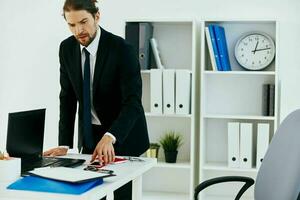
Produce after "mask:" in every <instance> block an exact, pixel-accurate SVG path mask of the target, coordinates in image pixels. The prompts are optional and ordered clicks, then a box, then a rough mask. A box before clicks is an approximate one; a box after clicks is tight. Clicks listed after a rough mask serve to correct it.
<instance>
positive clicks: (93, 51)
mask: <svg viewBox="0 0 300 200" xmlns="http://www.w3.org/2000/svg"><path fill="white" fill-rule="evenodd" d="M100 36H101V29H100V27H99V26H98V27H97V33H96V37H95V38H94V40H93V41H92V42H91V43H90V44H89V46H87V47H85V46H83V45H81V44H80V50H81V68H82V77H83V76H84V75H83V73H84V62H85V53H84V52H83V48H86V50H87V51H88V52H89V53H90V65H91V66H90V72H91V76H90V77H91V84H90V90H91V113H92V124H95V125H101V122H100V120H99V118H98V116H97V114H96V111H95V108H94V104H93V81H94V72H95V64H96V59H97V50H98V46H99V41H100ZM104 135H108V136H110V137H111V138H112V139H113V144H114V143H115V142H116V137H115V136H114V135H113V134H111V133H109V132H106V133H105V134H104Z"/></svg>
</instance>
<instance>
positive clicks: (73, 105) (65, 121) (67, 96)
mask: <svg viewBox="0 0 300 200" xmlns="http://www.w3.org/2000/svg"><path fill="white" fill-rule="evenodd" d="M59 62H60V87H61V90H60V94H59V100H60V106H59V108H60V114H59V139H58V141H59V145H60V146H61V145H66V146H69V147H70V148H73V137H74V123H75V115H76V109H77V101H76V96H75V92H74V89H73V88H72V85H71V82H70V78H69V76H68V73H67V69H66V66H65V65H66V63H65V60H64V52H63V43H61V45H60V48H59Z"/></svg>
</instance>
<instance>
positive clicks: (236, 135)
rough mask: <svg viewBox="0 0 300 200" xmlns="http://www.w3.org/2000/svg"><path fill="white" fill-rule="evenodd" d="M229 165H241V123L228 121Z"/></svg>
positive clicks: (233, 166)
mask: <svg viewBox="0 0 300 200" xmlns="http://www.w3.org/2000/svg"><path fill="white" fill-rule="evenodd" d="M227 130H228V167H231V168H239V167H240V123H239V122H228V124H227Z"/></svg>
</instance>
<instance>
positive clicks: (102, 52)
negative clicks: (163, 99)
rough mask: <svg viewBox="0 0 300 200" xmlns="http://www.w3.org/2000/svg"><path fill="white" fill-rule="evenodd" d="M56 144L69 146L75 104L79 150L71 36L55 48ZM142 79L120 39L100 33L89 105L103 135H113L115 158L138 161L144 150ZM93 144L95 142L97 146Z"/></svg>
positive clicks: (78, 93) (78, 86) (77, 67)
mask: <svg viewBox="0 0 300 200" xmlns="http://www.w3.org/2000/svg"><path fill="white" fill-rule="evenodd" d="M59 59H60V85H61V91H60V96H59V98H60V119H59V145H68V146H70V147H73V136H74V121H75V115H76V108H77V102H79V126H78V127H79V144H78V145H79V147H81V145H84V144H83V143H82V138H83V136H82V123H83V119H82V109H83V96H82V95H83V94H82V84H83V80H82V68H81V53H80V45H79V43H78V42H77V40H76V39H75V37H74V36H71V37H69V38H67V39H66V40H64V41H63V42H62V43H61V45H60V50H59ZM141 96H142V80H141V74H140V67H139V63H138V58H137V57H136V55H135V54H134V50H133V48H132V47H131V46H130V45H129V44H127V43H126V42H125V40H124V39H122V38H121V37H118V36H116V35H113V34H112V33H109V32H107V31H105V30H104V29H102V28H101V36H100V43H99V47H98V52H97V59H96V64H95V72H94V81H93V104H94V108H95V111H96V113H97V116H98V118H99V120H100V121H101V124H102V125H103V127H104V128H105V130H107V131H109V132H110V133H111V134H113V135H114V136H115V137H116V139H117V142H116V144H115V145H114V148H115V153H116V155H132V156H138V155H140V154H142V153H143V152H145V150H147V149H148V147H149V138H148V131H147V125H146V120H145V115H144V110H143V107H142V103H141ZM97 143H98V141H95V144H97Z"/></svg>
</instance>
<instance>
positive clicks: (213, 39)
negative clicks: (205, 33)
mask: <svg viewBox="0 0 300 200" xmlns="http://www.w3.org/2000/svg"><path fill="white" fill-rule="evenodd" d="M208 30H209V35H210V39H211V44H212V47H213V51H214V55H215V60H216V65H217V69H218V71H223V69H222V65H221V61H220V56H219V50H218V46H217V41H216V36H215V31H214V25H211V24H210V25H208Z"/></svg>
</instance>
